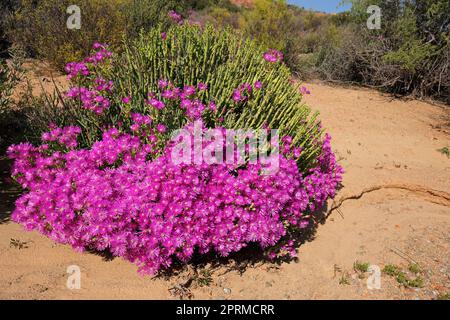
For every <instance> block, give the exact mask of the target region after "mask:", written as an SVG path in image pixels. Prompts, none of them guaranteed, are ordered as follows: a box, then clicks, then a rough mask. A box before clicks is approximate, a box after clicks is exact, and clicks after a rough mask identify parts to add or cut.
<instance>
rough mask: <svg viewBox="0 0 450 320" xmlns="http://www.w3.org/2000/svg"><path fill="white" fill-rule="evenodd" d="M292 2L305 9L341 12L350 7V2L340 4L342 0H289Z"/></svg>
mask: <svg viewBox="0 0 450 320" xmlns="http://www.w3.org/2000/svg"><path fill="white" fill-rule="evenodd" d="M287 2H288V3H290V4H295V5H297V6H299V7H305V9H312V10H316V11H323V12H328V13H332V12H341V11H345V10H348V9H349V8H350V5H349V4H346V5H344V6H340V7H339V8H338V6H339V4H340V3H341V0H287Z"/></svg>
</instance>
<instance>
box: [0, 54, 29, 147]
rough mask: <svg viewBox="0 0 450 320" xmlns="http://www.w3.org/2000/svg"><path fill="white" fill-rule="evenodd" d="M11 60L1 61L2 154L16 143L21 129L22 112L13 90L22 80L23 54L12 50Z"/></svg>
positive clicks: (0, 127) (0, 132)
mask: <svg viewBox="0 0 450 320" xmlns="http://www.w3.org/2000/svg"><path fill="white" fill-rule="evenodd" d="M10 56H11V59H9V61H8V62H7V61H6V60H3V59H0V153H1V152H2V151H3V149H4V148H5V147H6V146H7V144H8V143H10V142H12V141H14V140H13V139H14V138H15V137H16V136H17V132H18V130H19V128H20V127H21V119H20V112H19V111H18V110H17V108H16V107H15V103H14V100H13V98H12V94H13V90H14V88H15V87H16V85H17V84H18V82H19V81H20V79H21V78H22V75H23V71H22V61H23V54H22V52H21V51H20V50H17V48H11V49H10Z"/></svg>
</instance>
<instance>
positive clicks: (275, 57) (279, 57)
mask: <svg viewBox="0 0 450 320" xmlns="http://www.w3.org/2000/svg"><path fill="white" fill-rule="evenodd" d="M263 58H264V60H266V61H268V62H271V63H275V62H281V61H283V54H282V53H281V52H280V51H278V50H275V49H269V50H268V51H267V52H265V53H264V54H263Z"/></svg>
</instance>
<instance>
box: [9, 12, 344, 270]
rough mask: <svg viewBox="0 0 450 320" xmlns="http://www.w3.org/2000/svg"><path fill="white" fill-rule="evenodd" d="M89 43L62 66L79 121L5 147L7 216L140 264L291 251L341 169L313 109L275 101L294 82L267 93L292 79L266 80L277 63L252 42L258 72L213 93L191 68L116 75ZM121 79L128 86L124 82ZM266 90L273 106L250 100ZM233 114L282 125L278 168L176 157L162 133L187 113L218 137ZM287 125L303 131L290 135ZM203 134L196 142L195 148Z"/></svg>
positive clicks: (214, 86)
mask: <svg viewBox="0 0 450 320" xmlns="http://www.w3.org/2000/svg"><path fill="white" fill-rule="evenodd" d="M172 15H173V19H175V20H177V19H178V17H177V16H175V15H174V14H172ZM177 23H181V22H180V21H177ZM177 28H183V26H179V27H177ZM192 30H194V29H189V30H188V31H189V32H191V31H192ZM172 32H173V31H171V30H168V32H167V37H166V38H165V39H164V38H161V32H160V30H156V33H155V34H157V35H158V36H157V37H158V41H169V38H170V37H173V33H172ZM196 36H197V35H196ZM170 41H173V40H170ZM93 49H94V53H93V55H92V56H90V57H88V58H86V59H85V60H84V61H82V62H73V63H70V64H68V65H67V67H66V71H67V73H68V77H69V78H70V79H71V81H72V83H73V85H74V86H73V87H72V88H71V89H69V90H68V91H67V92H66V94H65V97H64V103H65V104H66V105H71V106H72V108H73V107H74V108H78V109H77V110H78V111H77V112H79V113H77V121H76V123H72V124H70V125H66V126H58V125H56V124H51V125H50V130H49V131H48V132H44V133H43V134H42V139H41V144H40V145H38V146H34V145H32V144H30V143H22V144H18V145H14V146H11V147H10V148H9V149H8V156H9V157H10V158H11V159H13V160H14V165H13V168H12V175H13V177H14V178H15V180H16V181H17V182H18V183H20V185H21V186H22V188H23V189H24V190H25V192H24V194H23V195H22V196H21V197H20V198H19V199H18V200H17V203H16V209H15V211H14V212H13V214H12V219H13V220H14V221H16V222H18V223H20V224H22V225H23V226H24V227H25V228H26V229H27V230H37V231H39V232H41V233H42V234H44V235H46V236H48V237H49V238H51V239H53V240H54V241H56V242H58V243H63V244H69V245H71V246H72V247H73V248H75V249H77V250H96V251H108V252H110V253H111V254H112V255H114V256H118V257H123V258H124V259H127V260H129V261H130V262H133V263H135V264H137V265H138V266H139V270H140V271H141V272H143V273H148V274H156V273H158V272H159V271H161V270H164V269H167V268H169V267H170V266H171V265H172V263H173V262H174V261H175V260H178V261H181V262H185V263H187V262H188V261H190V260H191V259H192V258H193V256H194V254H206V253H209V252H212V253H216V254H219V255H220V256H224V257H226V256H228V255H230V254H231V253H234V252H238V251H240V250H241V249H242V248H245V247H247V246H248V245H249V244H258V245H259V246H260V248H261V249H262V250H263V251H264V252H265V253H266V255H267V257H268V258H270V259H274V258H277V257H278V258H280V257H285V256H290V257H292V256H295V245H294V244H295V241H294V237H295V235H296V234H297V233H298V232H301V230H303V229H304V228H306V227H308V225H309V224H310V223H311V215H312V214H313V213H314V212H315V211H316V210H318V209H320V207H321V206H323V205H324V203H325V202H326V201H327V199H329V198H330V197H333V196H334V195H335V191H336V188H337V186H338V184H339V183H340V181H341V175H342V168H341V167H340V166H339V165H338V164H337V163H336V159H335V156H334V154H333V152H332V150H331V146H330V137H329V136H328V135H325V136H322V134H321V133H322V129H321V126H320V123H318V122H316V120H315V117H312V119H308V115H309V110H307V109H304V108H302V109H296V107H292V106H290V107H289V108H287V109H283V108H284V107H283V104H282V102H283V101H287V100H283V96H282V95H281V96H279V95H278V93H280V92H281V93H287V92H289V93H292V94H297V95H298V94H299V93H298V90H297V89H295V88H292V91H278V93H277V92H276V91H275V90H276V88H278V86H279V85H280V84H283V83H286V85H289V84H288V81H287V80H288V79H287V78H286V79H284V78H283V79H284V80H286V82H283V81H284V80H279V79H278V80H276V81H273V82H271V81H269V80H270V79H273V78H272V77H273V76H274V74H273V73H274V71H275V70H284V69H273V68H281V67H280V66H272V64H271V63H270V62H269V64H270V65H266V64H267V63H268V61H265V60H266V57H265V55H264V54H263V53H262V52H260V55H259V56H255V57H252V58H251V59H252V60H251V61H253V59H254V60H256V61H255V62H254V63H255V65H260V66H261V68H263V69H264V70H263V71H256V72H255V73H253V76H250V74H249V75H246V76H245V77H241V78H240V79H239V80H238V81H237V82H239V83H237V82H236V80H235V79H234V78H233V79H231V78H230V79H229V80H228V81H229V83H227V84H225V85H224V86H223V87H222V89H224V90H222V91H220V87H219V86H218V85H219V83H218V82H217V81H216V80H214V79H213V78H211V76H208V73H205V74H204V76H202V75H201V74H200V72H199V73H198V74H197V78H196V79H195V80H196V81H189V82H185V83H181V81H180V79H188V78H189V77H181V78H180V76H173V75H172V76H171V73H170V72H169V73H168V74H164V73H161V72H159V71H158V70H154V72H155V74H156V75H157V76H158V77H157V78H155V79H154V80H153V81H152V82H148V83H147V85H146V86H145V87H143V86H141V84H142V83H141V82H140V80H142V79H143V78H142V77H143V75H142V77H141V75H140V74H137V75H136V74H135V76H136V78H135V79H131V78H129V77H125V76H124V74H121V73H114V72H117V70H121V69H120V68H119V69H117V65H115V64H114V55H113V54H112V53H111V52H110V51H108V49H107V46H106V45H103V44H95V45H94V48H93ZM272 53H273V52H272ZM278 58H279V56H278ZM278 58H277V59H278ZM121 62H122V61H121V60H119V64H120V66H122V67H123V65H124V64H123V63H121ZM136 63H138V62H136ZM230 63H231V62H230ZM280 65H281V64H280ZM203 67H204V66H203ZM216 67H218V68H220V66H218V65H217V66H216ZM240 67H241V68H242V66H240ZM122 70H123V69H122ZM130 70H133V69H131V68H130V69H128V71H127V72H128V73H129V72H130ZM145 70H147V69H143V70H142V71H141V72H143V73H145V72H146V71H145ZM148 70H150V72H151V69H148ZM250 70H252V69H250ZM114 74H115V75H117V76H116V77H114V76H112V75H114ZM108 75H109V77H108ZM153 76H155V75H152V77H153ZM140 77H141V78H140ZM139 79H140V80H139ZM125 80H129V82H128V83H129V84H130V83H131V84H132V85H131V86H125ZM191 80H192V79H191ZM222 81H223V79H222ZM273 85H275V88H273V87H272V86H273ZM289 86H290V85H289ZM282 90H286V89H285V88H282ZM298 97H299V96H294V98H298ZM267 99H269V100H272V99H273V101H275V102H276V104H277V105H279V106H280V107H279V109H274V108H275V107H273V108H272V109H269V108H268V107H267V109H266V108H265V107H261V108H260V109H256V105H255V104H256V103H261V104H262V105H264V103H268V102H267V101H266V100H267ZM284 99H286V97H284ZM263 101H265V102H263ZM293 101H297V100H293ZM297 102H298V101H297ZM287 103H288V104H289V105H290V104H291V103H293V102H292V101H288V102H287ZM252 106H254V107H255V111H254V113H255V112H256V113H255V114H253V115H250V114H249V113H247V112H248V110H246V109H249V108H252ZM274 110H277V112H274ZM280 110H284V111H285V112H287V114H288V115H292V114H293V113H294V111H302V110H303V113H301V114H300V116H298V115H297V118H293V117H292V116H291V118H290V119H289V120H290V121H287V120H286V122H284V121H285V120H283V119H284V118H281V117H279V116H277V114H279V112H280ZM245 119H246V120H245ZM273 119H276V121H274V120H273ZM242 121H244V122H245V125H248V124H250V125H252V127H254V128H255V129H261V128H262V129H263V130H269V128H277V127H276V126H277V125H280V126H281V128H280V129H281V132H282V134H283V137H282V139H281V145H280V146H279V150H280V153H279V154H275V156H276V157H278V163H279V167H278V170H276V171H275V172H273V173H272V174H268V175H266V174H262V172H263V169H264V168H265V166H266V164H265V163H263V162H262V161H261V160H257V161H255V162H248V161H247V162H245V161H244V163H243V164H242V163H241V164H239V165H238V164H236V163H235V162H233V161H231V162H228V161H227V162H225V163H221V162H213V163H207V162H206V161H204V160H202V161H200V162H197V161H191V162H188V163H178V162H176V161H174V159H173V152H174V150H175V146H176V144H177V141H178V140H177V138H176V137H175V139H170V136H171V134H172V133H173V131H174V130H175V129H179V128H184V129H185V130H186V131H187V132H189V135H191V136H192V137H194V131H195V130H194V129H193V128H194V122H199V123H201V128H202V132H203V134H206V132H207V130H208V128H216V129H218V130H220V131H221V132H223V133H224V135H226V134H227V130H226V129H228V128H236V127H238V125H240V124H242ZM293 121H298V122H295V123H294V122H293ZM289 124H290V125H291V126H292V127H293V128H294V129H295V130H300V131H299V132H295V134H294V135H293V134H290V133H291V132H292V130H293V129H292V128H290V127H289V126H288V125H289ZM277 129H278V128H277ZM194 139H195V137H194ZM211 143H212V142H205V141H203V142H202V147H203V148H207V147H208V146H209V145H210V144H211ZM233 143H234V144H236V143H237V141H234V142H233ZM191 146H192V145H191ZM224 148H225V146H224ZM232 156H233V159H235V158H239V157H240V156H239V155H238V154H237V153H234V154H233V155H232ZM214 157H217V155H215V156H214Z"/></svg>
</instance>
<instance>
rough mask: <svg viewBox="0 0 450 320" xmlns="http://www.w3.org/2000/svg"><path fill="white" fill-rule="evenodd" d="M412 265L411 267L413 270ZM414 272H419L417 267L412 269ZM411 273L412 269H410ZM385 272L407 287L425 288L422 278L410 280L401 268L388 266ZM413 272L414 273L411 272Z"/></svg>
mask: <svg viewBox="0 0 450 320" xmlns="http://www.w3.org/2000/svg"><path fill="white" fill-rule="evenodd" d="M411 266H412V265H410V266H409V267H410V268H411ZM412 270H418V269H417V266H414V267H412ZM410 271H411V269H410ZM383 272H384V273H386V274H387V275H389V276H391V277H395V279H396V280H397V282H398V283H399V284H401V285H403V286H405V287H413V288H422V287H423V286H424V280H423V278H422V277H420V276H418V277H416V278H415V279H410V278H409V277H408V276H407V275H406V274H405V273H404V272H403V271H402V270H401V269H400V267H398V266H396V265H393V264H388V265H386V266H385V267H384V269H383ZM411 272H412V271H411Z"/></svg>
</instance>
